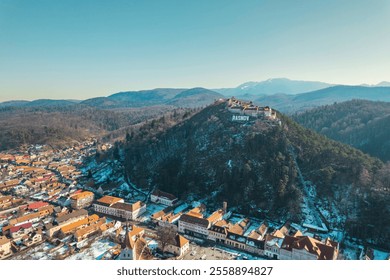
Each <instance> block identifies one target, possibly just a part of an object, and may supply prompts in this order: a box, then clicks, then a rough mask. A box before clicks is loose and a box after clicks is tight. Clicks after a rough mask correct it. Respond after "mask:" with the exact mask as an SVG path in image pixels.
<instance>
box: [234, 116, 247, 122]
mask: <svg viewBox="0 0 390 280" xmlns="http://www.w3.org/2000/svg"><path fill="white" fill-rule="evenodd" d="M232 121H244V122H247V121H249V116H233V117H232Z"/></svg>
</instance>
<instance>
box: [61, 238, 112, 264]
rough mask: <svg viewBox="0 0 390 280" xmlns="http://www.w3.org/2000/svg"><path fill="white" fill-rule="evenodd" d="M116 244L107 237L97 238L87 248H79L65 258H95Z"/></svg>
mask: <svg viewBox="0 0 390 280" xmlns="http://www.w3.org/2000/svg"><path fill="white" fill-rule="evenodd" d="M116 245H117V244H116V243H114V242H111V241H109V240H107V239H99V240H97V241H95V242H93V243H92V244H91V246H90V247H89V248H86V249H81V251H80V252H78V253H76V254H74V255H72V256H70V257H68V258H66V259H67V260H96V259H99V258H100V257H101V256H102V255H104V254H105V253H106V252H107V251H108V250H110V249H111V248H113V247H115V246H116Z"/></svg>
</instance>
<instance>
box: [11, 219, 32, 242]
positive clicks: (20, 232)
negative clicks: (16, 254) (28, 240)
mask: <svg viewBox="0 0 390 280" xmlns="http://www.w3.org/2000/svg"><path fill="white" fill-rule="evenodd" d="M33 231H34V229H33V226H32V223H25V224H21V225H18V226H13V227H11V228H10V235H11V237H12V239H13V240H14V241H15V240H19V239H20V238H22V237H23V236H24V235H26V234H29V233H30V232H33Z"/></svg>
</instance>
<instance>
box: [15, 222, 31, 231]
mask: <svg viewBox="0 0 390 280" xmlns="http://www.w3.org/2000/svg"><path fill="white" fill-rule="evenodd" d="M30 227H32V223H25V224H22V225H19V226H15V227H11V228H10V232H11V233H14V232H17V231H18V230H20V229H21V228H24V229H28V228H30Z"/></svg>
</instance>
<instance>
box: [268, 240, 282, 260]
mask: <svg viewBox="0 0 390 280" xmlns="http://www.w3.org/2000/svg"><path fill="white" fill-rule="evenodd" d="M283 240H284V236H283V237H281V235H278V234H276V235H271V234H270V235H266V237H265V244H264V255H265V256H267V257H269V258H270V259H275V260H277V259H279V255H280V248H281V247H282V243H283Z"/></svg>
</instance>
